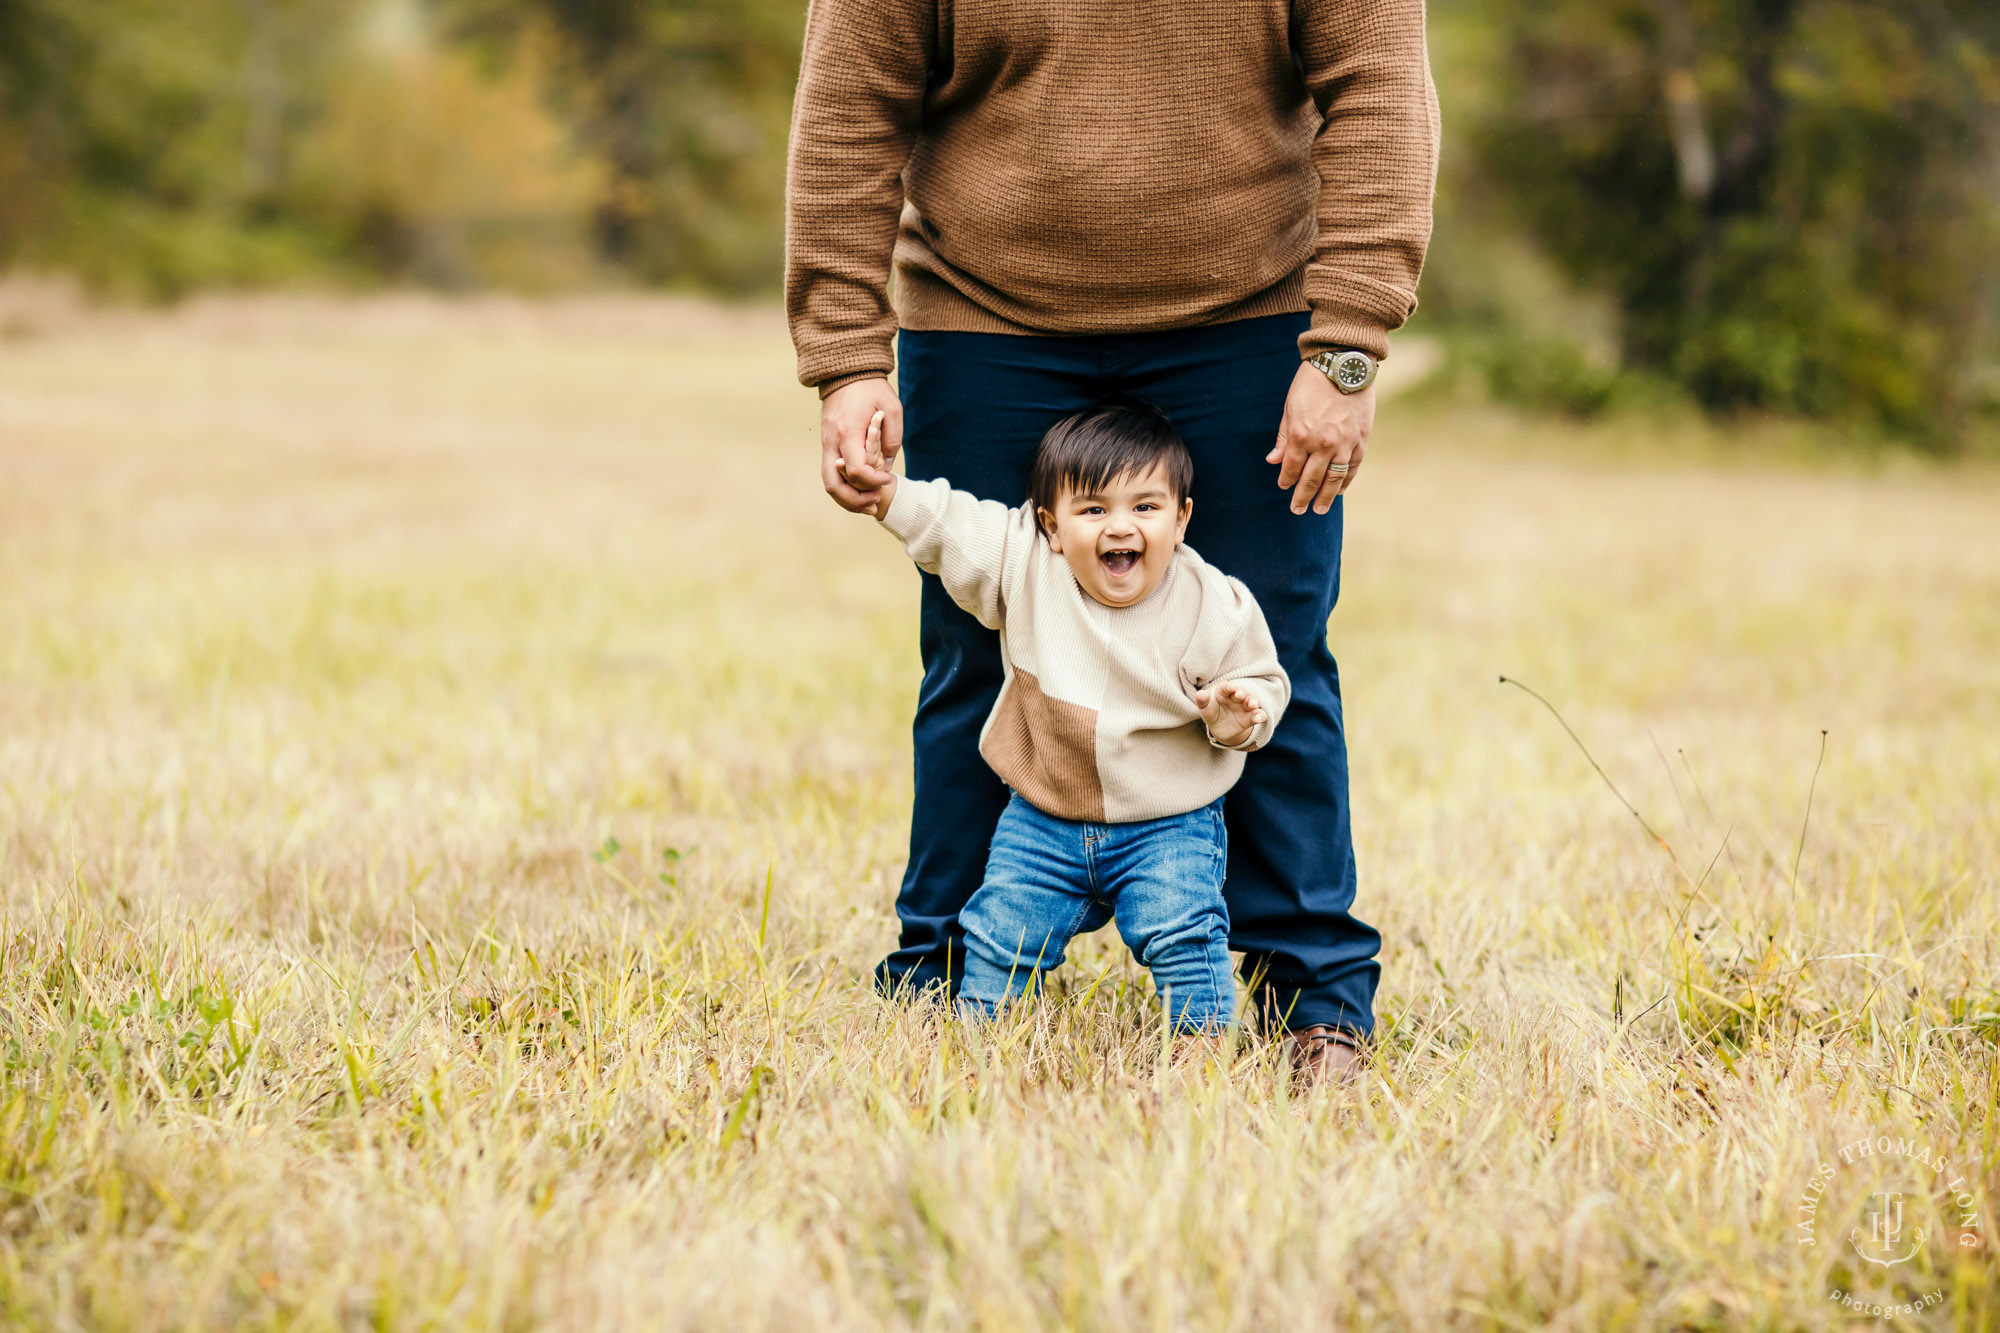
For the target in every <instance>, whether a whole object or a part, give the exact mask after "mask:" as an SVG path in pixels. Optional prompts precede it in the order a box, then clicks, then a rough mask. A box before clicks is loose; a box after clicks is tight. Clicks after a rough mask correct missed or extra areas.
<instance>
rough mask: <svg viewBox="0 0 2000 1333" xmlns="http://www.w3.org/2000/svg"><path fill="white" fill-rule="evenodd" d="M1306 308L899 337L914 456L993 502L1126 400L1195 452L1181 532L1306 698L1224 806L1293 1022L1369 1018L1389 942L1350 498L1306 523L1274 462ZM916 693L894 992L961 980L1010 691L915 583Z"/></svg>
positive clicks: (986, 633)
mask: <svg viewBox="0 0 2000 1333" xmlns="http://www.w3.org/2000/svg"><path fill="white" fill-rule="evenodd" d="M1305 326H1306V316H1305V315H1303V314H1300V315H1271V316H1267V317H1265V318H1262V319H1246V320H1238V321H1236V322H1233V323H1229V324H1212V325H1209V326H1207V327H1206V328H1195V329H1177V330H1172V331H1169V332H1165V333H1140V334H1118V335H1111V334H1106V335H1098V336H1091V337H1080V338H1054V337H1031V336H1025V335H1018V334H1003V333H951V332H923V331H918V330H911V329H906V330H904V331H903V333H902V335H901V340H900V343H899V371H898V382H899V384H900V385H901V392H902V398H903V432H904V434H903V439H904V453H903V457H904V465H905V467H906V468H907V469H908V471H909V474H910V475H911V476H913V477H945V478H948V479H949V480H950V481H951V484H952V485H953V486H956V487H960V488H962V489H965V490H968V491H971V492H972V493H973V494H974V495H977V496H981V497H983V498H987V499H995V500H1000V501H1003V502H1005V503H1007V504H1019V503H1020V502H1021V500H1022V499H1023V498H1025V496H1026V494H1027V489H1028V468H1029V465H1030V464H1031V463H1032V462H1033V461H1034V457H1035V447H1036V445H1038V444H1039V443H1040V442H1041V438H1042V434H1043V432H1045V431H1047V430H1048V428H1049V427H1050V426H1052V425H1054V424H1055V423H1056V422H1057V421H1059V420H1061V419H1062V418H1063V417H1065V416H1067V415H1068V414H1069V413H1071V412H1074V411H1076V410H1077V409H1079V408H1082V407H1086V406H1088V405H1089V404H1090V403H1091V402H1093V401H1095V400H1096V399H1097V398H1098V397H1099V396H1100V395H1102V394H1105V393H1108V392H1111V391H1114V390H1122V391H1124V392H1127V393H1131V394H1134V395H1136V396H1138V397H1141V398H1144V399H1147V400H1149V401H1150V402H1152V403H1154V404H1155V405H1156V406H1158V407H1159V408H1160V409H1161V410H1162V411H1164V412H1165V413H1166V414H1167V415H1168V416H1169V417H1171V418H1172V419H1173V422H1174V424H1175V425H1176V426H1177V427H1179V429H1180V432H1181V436H1182V438H1184V439H1185V440H1186V441H1187V443H1188V448H1189V449H1190V450H1191V451H1192V452H1193V454H1194V468H1195V471H1194V519H1193V521H1192V522H1191V523H1190V524H1189V525H1188V533H1187V539H1188V543H1189V544H1190V545H1191V546H1193V547H1194V548H1195V549H1196V550H1197V551H1199V552H1201V554H1202V556H1203V557H1204V558H1205V559H1207V560H1208V561H1209V562H1211V563H1212V564H1214V565H1215V566H1217V567H1218V568H1220V569H1221V570H1223V571H1224V572H1225V573H1229V574H1233V575H1235V576H1236V577H1237V578H1239V579H1241V580H1243V582H1244V583H1245V584H1247V585H1248V586H1249V588H1250V591H1251V592H1252V593H1253V594H1255V595H1256V598H1257V601H1258V602H1259V604H1261V605H1262V606H1263V608H1264V617H1265V619H1266V620H1268V621H1269V622H1270V626H1271V636H1272V638H1273V639H1275V640H1276V642H1277V645H1278V659H1279V661H1280V662H1282V663H1283V664H1284V667H1285V670H1286V671H1287V672H1288V673H1289V674H1290V675H1291V678H1292V702H1291V705H1290V707H1288V708H1287V709H1286V710H1285V718H1284V721H1283V722H1282V723H1281V724H1280V725H1279V727H1278V730H1277V734H1276V735H1275V736H1274V737H1273V738H1272V741H1271V744H1270V745H1268V746H1266V747H1265V748H1264V749H1262V750H1259V751H1258V752H1257V753H1256V754H1253V755H1251V756H1250V758H1249V762H1248V763H1247V765H1246V766H1245V767H1244V770H1243V779H1242V781H1240V782H1238V783H1237V784H1236V787H1235V789H1234V790H1233V791H1231V792H1230V793H1229V796H1228V797H1227V799H1226V800H1225V802H1224V805H1223V813H1224V816H1225V818H1226V820H1227V822H1228V827H1229V876H1228V880H1227V882H1226V883H1225V884H1224V886H1223V893H1224V896H1225V897H1226V898H1227V899H1228V902H1229V924H1230V943H1231V946H1232V947H1233V948H1235V949H1237V950H1239V951H1241V952H1242V954H1243V958H1244V975H1245V976H1246V977H1248V978H1250V979H1251V980H1252V981H1254V982H1256V983H1257V985H1256V990H1255V992H1254V998H1255V1002H1256V1004H1257V1005H1258V1007H1259V1008H1260V1009H1262V1010H1264V1012H1265V1015H1266V1016H1267V1017H1269V1018H1273V1019H1276V1020H1278V1021H1281V1022H1283V1023H1284V1024H1285V1025H1287V1026H1289V1027H1294V1028H1298V1027H1305V1026H1308V1025H1311V1024H1316V1023H1330V1024H1334V1025H1336V1026H1339V1027H1344V1028H1347V1029H1349V1030H1350V1031H1353V1032H1355V1033H1357V1034H1359V1035H1362V1036H1366V1035H1368V1034H1369V1032H1370V1031H1371V1030H1372V1029H1373V1027H1374V1021H1375V1019H1374V997H1375V983H1376V980H1377V978H1378V976H1379V975H1380V972H1381V968H1380V965H1379V964H1377V962H1376V961H1375V956H1376V953H1377V952H1378V951H1379V949H1380V948H1381V936H1380V935H1378V934H1376V932H1375V931H1374V930H1373V929H1372V928H1370V927H1369V926H1368V925H1367V924H1366V923H1364V922H1363V921H1361V920H1360V919H1359V918H1357V917H1356V916H1355V915H1354V914H1353V912H1352V910H1351V909H1352V907H1353V904H1354V892H1355V872H1354V843H1353V835H1352V832H1351V830H1350V828H1349V825H1348V804H1347V738H1346V731H1345V728H1344V724H1343V721H1342V717H1341V707H1340V673H1339V671H1338V669H1337V668H1336V667H1335V666H1334V661H1333V654H1332V653H1331V652H1330V651H1329V650H1328V648H1327V644H1326V621H1327V617H1328V616H1329V615H1330V614H1331V613H1332V611H1333V604H1334V599H1335V598H1336V596H1338V594H1339V591H1340V533H1341V516H1342V509H1343V505H1344V501H1336V502H1335V504H1334V506H1333V510H1332V512H1331V513H1328V514H1325V515H1323V516H1322V515H1313V514H1307V515H1305V516H1302V517H1301V516H1298V515H1294V514H1293V513H1292V512H1291V510H1290V508H1289V507H1288V502H1289V499H1290V496H1289V495H1288V493H1287V492H1285V491H1281V490H1279V489H1278V486H1277V480H1278V476H1277V474H1278V470H1277V468H1275V467H1273V466H1272V465H1270V464H1268V463H1266V462H1265V461H1264V455H1265V454H1266V453H1268V452H1269V451H1270V448H1271V443H1272V441H1273V440H1275V439H1276V438H1277V435H1278V422H1279V419H1280V418H1281V417H1282V416H1283V415H1284V408H1285V395H1286V393H1287V392H1288V391H1289V390H1290V388H1291V383H1292V376H1293V375H1295V374H1297V373H1298V368H1299V351H1298V345H1297V343H1296V341H1295V340H1296V339H1297V337H1298V335H1299V333H1300V332H1302V331H1303V330H1304V328H1305ZM920 633H921V643H922V648H923V655H924V683H923V688H922V691H921V692H920V693H919V695H918V697H917V718H916V727H915V732H916V766H917V773H916V779H917V780H916V803H915V807H914V809H913V810H912V812H911V819H910V861H909V869H908V871H907V872H906V873H905V874H904V876H903V886H902V890H901V892H900V893H899V894H898V896H897V898H896V914H897V916H898V917H900V918H901V919H902V939H901V942H900V945H899V947H898V948H897V949H896V951H895V952H894V953H891V954H890V955H889V956H888V957H887V958H886V959H884V960H883V962H882V965H881V967H880V969H879V970H878V971H877V973H876V978H877V982H878V984H879V985H881V987H882V988H883V989H884V990H885V991H893V990H898V989H902V988H906V987H907V988H910V989H916V990H921V989H926V988H929V987H931V986H937V985H942V986H951V987H955V986H956V984H957V982H958V978H959V973H960V972H961V970H962V969H963V967H964V961H963V952H964V951H963V945H962V941H963V938H964V935H963V931H962V929H961V926H960V922H959V913H960V911H962V910H963V909H964V907H965V905H966V901H967V900H968V899H969V898H971V897H972V894H973V892H974V891H975V890H976V889H978V887H979V885H980V881H981V879H982V878H983V876H984V873H985V868H986V867H985V862H986V849H987V844H988V843H989V842H990V841H991V839H992V837H993V832H994V827H995V825H996V824H997V823H998V822H999V819H1000V812H1001V811H1002V810H1003V809H1005V808H1006V806H1007V799H1008V793H1007V788H1006V786H1005V784H1003V783H1002V782H1001V781H1000V779H999V778H998V777H996V776H995V775H994V773H993V770H992V769H990V768H988V767H987V766H986V761H985V760H984V759H982V758H980V756H979V729H980V725H981V724H982V723H983V722H984V721H985V720H986V714H987V713H988V712H989V711H991V710H992V707H993V701H994V699H995V698H996V697H997V696H998V694H999V691H1000V675H1001V664H1000V639H999V636H998V635H996V634H994V633H993V632H992V631H991V630H988V629H985V628H983V627H982V626H981V625H980V624H979V622H978V621H976V620H974V619H973V618H972V617H971V616H969V615H967V614H966V613H965V612H964V611H962V610H960V609H959V607H958V606H957V605H956V604H955V603H954V602H953V601H952V600H951V597H950V595H949V594H947V593H946V592H945V591H944V588H943V586H942V585H940V584H939V583H938V581H937V580H936V579H935V578H933V577H932V576H931V575H928V574H926V575H924V578H923V619H922V626H921V631H920Z"/></svg>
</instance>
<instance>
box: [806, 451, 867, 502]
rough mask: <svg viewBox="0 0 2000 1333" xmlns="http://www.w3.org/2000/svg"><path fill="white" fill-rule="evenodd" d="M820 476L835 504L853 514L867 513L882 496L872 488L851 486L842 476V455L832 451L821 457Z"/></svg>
mask: <svg viewBox="0 0 2000 1333" xmlns="http://www.w3.org/2000/svg"><path fill="white" fill-rule="evenodd" d="M819 476H820V481H821V482H822V483H824V484H825V486H826V493H827V494H828V495H830V496H832V497H833V502H834V503H835V504H837V505H839V506H840V507H841V508H842V509H845V510H848V511H850V512H852V513H856V514H865V513H867V512H868V508H869V506H870V505H872V504H874V503H875V501H876V499H877V498H878V497H880V495H881V494H882V493H881V492H880V491H878V490H875V489H872V488H864V487H859V486H854V485H851V484H849V482H848V480H847V478H845V477H843V476H841V475H840V455H839V454H838V453H835V452H833V451H832V450H828V451H826V452H824V453H822V454H821V455H820V460H819Z"/></svg>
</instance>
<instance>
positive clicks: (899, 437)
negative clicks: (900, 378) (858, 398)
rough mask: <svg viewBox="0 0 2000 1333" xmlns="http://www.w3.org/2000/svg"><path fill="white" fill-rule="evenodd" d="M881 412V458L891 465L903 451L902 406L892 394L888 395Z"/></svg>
mask: <svg viewBox="0 0 2000 1333" xmlns="http://www.w3.org/2000/svg"><path fill="white" fill-rule="evenodd" d="M881 411H882V457H883V458H884V459H886V460H888V461H889V462H891V463H893V462H895V461H896V455H897V454H899V453H901V452H902V449H903V405H902V403H901V402H899V401H897V399H896V396H895V395H894V394H890V395H888V399H887V401H886V402H884V403H883V404H882V408H881Z"/></svg>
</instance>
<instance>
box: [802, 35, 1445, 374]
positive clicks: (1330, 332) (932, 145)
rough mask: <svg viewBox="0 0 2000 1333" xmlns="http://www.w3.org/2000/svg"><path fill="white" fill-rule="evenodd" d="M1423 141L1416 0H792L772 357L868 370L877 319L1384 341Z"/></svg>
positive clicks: (1410, 243)
mask: <svg viewBox="0 0 2000 1333" xmlns="http://www.w3.org/2000/svg"><path fill="white" fill-rule="evenodd" d="M1437 143H1438V120H1437V100H1436V96H1435V94H1434V92H1433V90H1432V88H1431V80H1430V68H1429V63H1428V60H1427V58H1426V55H1425V49H1424V10H1423V0H1289V3H1288V2H1287V0H812V6H811V9H810V11H809V13H808V15H807V18H806V40H805V58H804V63H803V66H802V68H801V70H800V74H799V90H798V99H797V102H796V104H795V106H794V110H793V123H792V147H791V171H790V179H789V183H788V186H787V192H786V204H787V217H786V251H787V254H786V269H785V303H786V308H787V312H788V313H789V315H790V318H791V326H792V338H793V342H794V343H795V344H796V346H797V348H798V354H799V379H800V380H801V381H802V382H803V383H806V384H814V385H818V386H819V388H820V391H821V392H822V393H823V394H824V393H827V392H831V391H832V389H834V388H836V387H838V386H839V385H841V384H844V383H847V382H849V381H851V380H855V379H861V378H864V377H867V376H871V375H882V374H886V373H887V372H888V371H889V369H890V368H891V367H892V366H893V364H894V357H893V355H892V352H891V343H892V341H893V339H894V336H895V331H896V328H897V326H898V324H899V323H900V325H901V326H902V327H904V328H909V329H967V330H983V331H989V332H1000V333H1057V334H1082V333H1106V332H1138V331H1142V330H1149V329H1170V328H1184V327H1187V326H1190V325H1197V324H1211V323H1220V322H1222V321H1224V320H1230V319H1243V318H1248V317H1250V316H1253V315H1268V314H1276V313H1279V312H1282V311H1292V310H1306V309H1310V310H1311V311H1312V312H1313V319H1312V327H1311V329H1310V331H1309V332H1308V333H1306V335H1305V336H1304V337H1302V338H1301V339H1300V340H1299V345H1300V353H1301V355H1305V356H1310V355H1313V354H1314V353H1316V352H1320V351H1323V350H1326V349H1327V348H1331V347H1358V348H1361V349H1362V350H1364V351H1367V352H1371V353H1373V354H1374V355H1376V356H1383V355H1386V354H1387V352H1388V333H1389V330H1391V329H1393V328H1396V327H1397V326H1398V325H1400V324H1401V323H1402V322H1403V321H1404V320H1405V319H1407V318H1408V317H1409V314H1410V312H1411V310H1413V309H1414V308H1415V307H1416V286H1417V274H1418V271H1419V269H1420V268H1421V267H1422V264H1423V256H1424V247H1425V246H1426V244H1427V243H1428V242H1429V239H1430V224H1431V190H1432V185H1433V182H1434V180H1435V176H1436V163H1437ZM892 255H893V262H894V268H895V275H896V292H895V305H894V308H893V309H892V308H891V306H890V303H889V295H888V278H889V272H890V266H891V260H892Z"/></svg>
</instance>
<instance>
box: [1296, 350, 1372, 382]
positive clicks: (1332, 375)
mask: <svg viewBox="0 0 2000 1333" xmlns="http://www.w3.org/2000/svg"><path fill="white" fill-rule="evenodd" d="M1311 364H1312V365H1314V366H1315V367H1317V368H1318V369H1319V372H1320V373H1321V374H1322V375H1325V376H1326V377H1327V378H1328V379H1330V380H1332V381H1333V387H1334V388H1336V389H1338V390H1340V391H1341V392H1342V393H1360V392H1361V391H1362V390H1363V389H1365V388H1367V387H1368V386H1369V385H1371V384H1373V383H1374V382H1375V371H1376V361H1375V358H1374V357H1372V356H1370V355H1368V353H1366V352H1357V351H1354V350H1353V349H1351V348H1350V349H1349V350H1347V351H1345V352H1321V353H1320V354H1319V355H1318V356H1316V357H1313V358H1312V362H1311Z"/></svg>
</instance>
